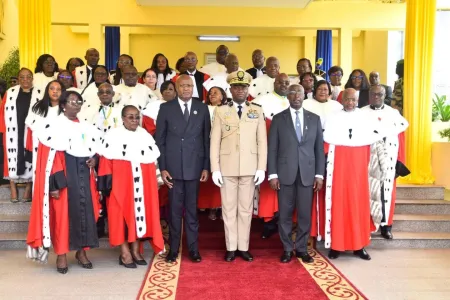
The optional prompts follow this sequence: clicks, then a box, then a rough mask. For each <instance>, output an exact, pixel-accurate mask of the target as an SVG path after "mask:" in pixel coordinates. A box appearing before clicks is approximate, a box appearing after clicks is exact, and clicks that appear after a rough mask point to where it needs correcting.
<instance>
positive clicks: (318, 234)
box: [314, 192, 322, 242]
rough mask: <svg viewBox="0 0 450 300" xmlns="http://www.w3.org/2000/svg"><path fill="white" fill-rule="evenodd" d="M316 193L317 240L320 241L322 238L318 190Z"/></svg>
mask: <svg viewBox="0 0 450 300" xmlns="http://www.w3.org/2000/svg"><path fill="white" fill-rule="evenodd" d="M314 194H316V211H317V240H318V241H319V242H320V241H321V240H322V236H321V235H320V205H319V192H316V193H314Z"/></svg>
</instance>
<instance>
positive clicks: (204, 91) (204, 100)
mask: <svg viewBox="0 0 450 300" xmlns="http://www.w3.org/2000/svg"><path fill="white" fill-rule="evenodd" d="M208 79H209V75H208V74H205V75H203V82H206V80H208ZM207 101H208V91H207V90H206V89H205V87H203V103H206V102H207Z"/></svg>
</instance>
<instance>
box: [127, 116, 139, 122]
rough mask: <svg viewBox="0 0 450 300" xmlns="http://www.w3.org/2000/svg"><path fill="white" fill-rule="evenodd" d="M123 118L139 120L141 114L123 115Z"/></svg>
mask: <svg viewBox="0 0 450 300" xmlns="http://www.w3.org/2000/svg"><path fill="white" fill-rule="evenodd" d="M125 119H127V120H129V121H139V120H140V119H141V116H139V115H137V116H134V115H128V116H125Z"/></svg>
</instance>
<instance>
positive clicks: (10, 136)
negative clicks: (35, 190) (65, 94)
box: [0, 86, 44, 182]
mask: <svg viewBox="0 0 450 300" xmlns="http://www.w3.org/2000/svg"><path fill="white" fill-rule="evenodd" d="M20 91H21V88H20V86H15V87H12V88H10V89H8V90H7V92H6V94H5V95H4V96H3V101H2V103H1V105H0V132H3V148H4V149H3V150H4V152H3V153H4V155H3V176H4V177H5V178H6V179H9V180H14V181H15V182H30V181H31V179H32V174H33V172H32V163H31V159H30V161H29V159H28V158H27V159H25V156H26V152H25V151H26V150H27V141H28V140H30V139H31V137H30V136H29V130H28V126H27V124H26V118H25V119H24V120H18V118H17V111H18V109H19V108H18V106H19V105H21V103H18V101H17V100H18V98H19V93H20ZM43 94H44V90H41V89H40V88H33V89H32V91H31V96H30V97H31V98H30V105H29V108H27V109H28V112H30V110H31V107H32V106H33V105H34V103H36V101H38V100H40V99H41V98H42V97H43ZM24 109H25V108H24ZM19 121H20V122H24V123H25V124H23V123H22V125H24V126H25V128H24V130H23V136H21V137H19ZM22 138H23V139H22ZM19 140H23V144H21V147H20V149H23V153H19ZM22 160H25V162H24V163H25V169H24V172H20V173H22V174H18V171H19V170H18V163H20V164H22V163H23V161H22Z"/></svg>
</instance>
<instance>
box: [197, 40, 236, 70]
mask: <svg viewBox="0 0 450 300" xmlns="http://www.w3.org/2000/svg"><path fill="white" fill-rule="evenodd" d="M229 53H230V50H228V47H227V46H225V45H220V46H219V47H217V49H216V61H215V62H213V63H210V64H207V65H204V66H203V67H201V68H200V72H202V73H205V74H208V75H209V76H211V77H212V76H215V75H217V74H220V73H224V72H225V71H226V68H225V58H226V57H227V56H228V54H229Z"/></svg>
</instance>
